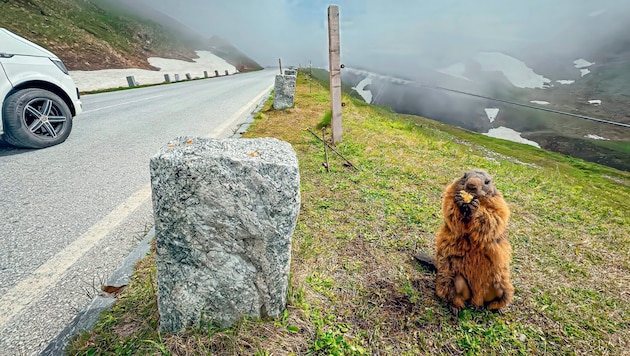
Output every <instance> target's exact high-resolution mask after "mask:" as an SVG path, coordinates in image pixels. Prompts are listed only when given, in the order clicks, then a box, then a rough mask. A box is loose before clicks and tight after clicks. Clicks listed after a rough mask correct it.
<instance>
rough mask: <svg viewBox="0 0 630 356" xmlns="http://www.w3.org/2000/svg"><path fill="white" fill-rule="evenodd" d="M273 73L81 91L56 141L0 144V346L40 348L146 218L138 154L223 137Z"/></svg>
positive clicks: (3, 350) (145, 170) (25, 350)
mask: <svg viewBox="0 0 630 356" xmlns="http://www.w3.org/2000/svg"><path fill="white" fill-rule="evenodd" d="M274 75H275V71H269V70H266V71H261V72H255V73H248V74H239V75H235V76H230V77H221V78H211V79H207V80H199V81H191V82H180V83H175V84H171V85H161V86H156V87H150V88H141V89H134V90H125V91H118V92H112V93H102V94H94V95H85V96H83V97H82V100H83V106H84V110H85V111H84V112H83V114H82V115H80V116H78V117H76V118H75V120H74V127H73V131H72V133H71V135H70V137H69V138H68V140H66V142H64V143H62V144H60V145H57V146H54V147H50V148H46V149H42V150H23V149H15V148H12V147H10V146H7V145H6V144H4V143H1V142H0V355H21V354H33V353H37V352H39V351H41V350H42V349H43V348H44V347H45V346H46V345H47V343H48V342H49V341H50V340H51V339H53V338H54V337H55V336H56V335H57V334H58V333H59V332H60V331H61V330H62V329H63V328H64V327H65V325H66V324H68V322H70V321H71V320H72V318H73V317H74V316H75V315H77V314H78V313H79V312H80V311H81V310H82V309H83V308H84V307H85V306H86V304H87V303H88V302H89V301H90V300H91V299H92V297H93V296H94V294H95V292H96V290H97V289H98V288H99V287H100V285H101V283H104V282H105V281H106V280H107V279H108V276H109V275H110V274H111V273H112V271H114V270H115V269H116V268H117V267H118V266H119V265H120V264H121V261H122V260H123V259H124V257H125V256H126V255H127V254H128V253H129V252H130V251H131V250H132V249H133V248H134V247H135V246H136V245H137V244H138V242H139V240H140V239H141V238H142V237H143V236H144V235H145V233H146V231H147V230H148V229H149V228H150V227H151V226H152V225H153V221H152V216H151V213H152V212H151V201H150V194H151V191H150V184H149V183H150V177H149V159H150V157H152V156H153V155H155V154H156V153H157V152H158V149H159V148H160V147H161V146H163V145H165V144H167V143H168V141H169V140H172V139H174V138H176V137H178V136H184V135H186V136H188V135H192V136H209V137H217V138H219V137H228V136H231V135H232V134H233V130H234V129H235V128H236V127H237V126H238V124H239V123H242V122H243V121H244V120H245V119H246V118H247V117H248V116H249V114H250V113H251V110H252V109H253V108H254V106H255V105H256V104H258V103H260V102H261V100H264V99H265V98H267V96H268V94H269V92H270V90H271V85H272V84H273V79H274Z"/></svg>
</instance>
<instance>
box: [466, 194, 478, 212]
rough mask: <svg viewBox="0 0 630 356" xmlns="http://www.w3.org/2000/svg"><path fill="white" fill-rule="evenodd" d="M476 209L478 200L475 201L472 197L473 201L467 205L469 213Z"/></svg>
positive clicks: (475, 198)
mask: <svg viewBox="0 0 630 356" xmlns="http://www.w3.org/2000/svg"><path fill="white" fill-rule="evenodd" d="M478 207H479V199H477V197H473V199H472V200H471V201H470V203H469V204H468V208H469V209H470V211H475V210H477V208H478Z"/></svg>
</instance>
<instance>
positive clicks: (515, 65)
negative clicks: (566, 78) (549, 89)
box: [475, 52, 551, 88]
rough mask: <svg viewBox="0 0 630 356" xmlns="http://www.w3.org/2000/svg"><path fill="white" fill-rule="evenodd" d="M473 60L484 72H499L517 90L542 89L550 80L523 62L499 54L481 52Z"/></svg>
mask: <svg viewBox="0 0 630 356" xmlns="http://www.w3.org/2000/svg"><path fill="white" fill-rule="evenodd" d="M475 60H476V61H477V62H478V63H479V64H480V65H481V68H482V69H483V70H484V71H489V72H490V71H499V72H502V73H503V75H505V77H506V78H507V79H508V80H509V81H510V83H512V85H514V86H515V87H518V88H544V87H545V86H546V85H549V83H551V80H550V79H547V78H545V77H543V76H542V75H540V74H536V73H535V72H534V70H532V69H531V68H529V67H528V66H527V65H526V64H525V63H524V62H522V61H520V60H518V59H516V58H514V57H511V56H508V55H506V54H503V53H499V52H481V53H478V54H477V55H476V56H475Z"/></svg>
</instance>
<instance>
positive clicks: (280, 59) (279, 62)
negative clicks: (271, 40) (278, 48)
mask: <svg viewBox="0 0 630 356" xmlns="http://www.w3.org/2000/svg"><path fill="white" fill-rule="evenodd" d="M278 64H279V65H280V75H282V58H278Z"/></svg>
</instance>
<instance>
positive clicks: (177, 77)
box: [175, 74, 179, 82]
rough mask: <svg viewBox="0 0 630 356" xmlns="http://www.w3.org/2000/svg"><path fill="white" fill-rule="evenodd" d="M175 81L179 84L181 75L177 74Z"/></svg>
mask: <svg viewBox="0 0 630 356" xmlns="http://www.w3.org/2000/svg"><path fill="white" fill-rule="evenodd" d="M175 81H176V82H179V74H175Z"/></svg>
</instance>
